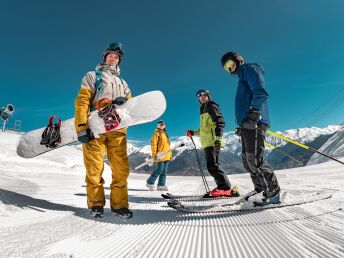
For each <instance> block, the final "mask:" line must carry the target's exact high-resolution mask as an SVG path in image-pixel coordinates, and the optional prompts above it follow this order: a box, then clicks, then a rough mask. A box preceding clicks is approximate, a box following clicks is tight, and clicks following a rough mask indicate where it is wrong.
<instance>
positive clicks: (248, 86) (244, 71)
mask: <svg viewBox="0 0 344 258" xmlns="http://www.w3.org/2000/svg"><path fill="white" fill-rule="evenodd" d="M236 74H237V76H238V77H239V82H238V88H237V92H236V96H235V117H236V122H237V124H238V125H239V126H241V123H242V121H243V120H244V119H245V118H246V117H247V115H248V113H249V110H250V108H255V109H257V110H259V111H260V113H261V115H262V119H261V120H260V121H258V124H267V125H270V117H269V109H268V103H267V99H268V97H269V94H268V92H267V89H266V87H265V79H264V70H263V68H262V67H261V66H259V65H258V64H243V65H240V66H239V67H238V70H237V72H236Z"/></svg>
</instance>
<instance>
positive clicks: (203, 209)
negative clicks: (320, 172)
mask: <svg viewBox="0 0 344 258" xmlns="http://www.w3.org/2000/svg"><path fill="white" fill-rule="evenodd" d="M331 197H332V195H331V194H327V193H319V192H314V193H311V194H306V195H301V196H293V195H292V194H290V193H289V192H284V193H283V194H282V197H281V202H280V203H279V204H269V205H266V206H254V204H253V202H250V201H244V199H243V198H237V199H236V200H235V198H233V199H234V202H228V201H227V202H221V203H212V204H209V205H204V204H201V205H197V204H194V205H186V204H184V203H182V202H180V201H178V200H171V201H170V202H168V203H167V204H168V206H170V207H171V208H173V209H175V210H178V211H183V212H188V213H213V212H238V211H257V210H265V209H275V208H283V207H288V206H295V205H301V204H307V203H312V202H316V201H321V200H325V199H329V198H331Z"/></svg>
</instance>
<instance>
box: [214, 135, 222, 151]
mask: <svg viewBox="0 0 344 258" xmlns="http://www.w3.org/2000/svg"><path fill="white" fill-rule="evenodd" d="M214 149H215V151H220V150H221V137H220V136H216V138H215V141H214Z"/></svg>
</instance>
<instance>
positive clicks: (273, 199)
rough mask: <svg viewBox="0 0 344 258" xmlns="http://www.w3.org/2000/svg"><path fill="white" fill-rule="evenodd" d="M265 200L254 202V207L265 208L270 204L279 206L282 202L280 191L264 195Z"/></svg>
mask: <svg viewBox="0 0 344 258" xmlns="http://www.w3.org/2000/svg"><path fill="white" fill-rule="evenodd" d="M263 195H264V198H263V199H262V200H261V201H256V202H253V204H254V206H265V205H269V204H279V203H280V202H281V195H280V190H279V189H277V190H275V191H273V192H268V193H264V194H263Z"/></svg>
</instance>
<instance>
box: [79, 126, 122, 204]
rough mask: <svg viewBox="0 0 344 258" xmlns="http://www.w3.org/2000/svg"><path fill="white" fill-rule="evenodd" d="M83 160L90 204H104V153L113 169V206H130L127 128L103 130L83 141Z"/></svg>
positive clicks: (111, 195)
mask: <svg viewBox="0 0 344 258" xmlns="http://www.w3.org/2000/svg"><path fill="white" fill-rule="evenodd" d="M82 148H83V155H84V163H85V167H86V179H85V181H86V191H87V205H88V208H92V207H95V206H105V193H104V186H103V185H104V183H105V182H104V179H103V177H102V175H103V170H104V154H105V152H106V153H107V158H108V161H109V164H110V167H111V170H112V182H111V184H110V206H111V208H114V209H118V208H128V207H129V204H128V186H127V179H128V176H129V160H128V153H127V136H126V133H125V131H123V130H119V131H113V132H109V133H106V134H102V135H101V136H100V138H97V139H93V140H91V141H89V142H88V143H85V144H83V145H82Z"/></svg>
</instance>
